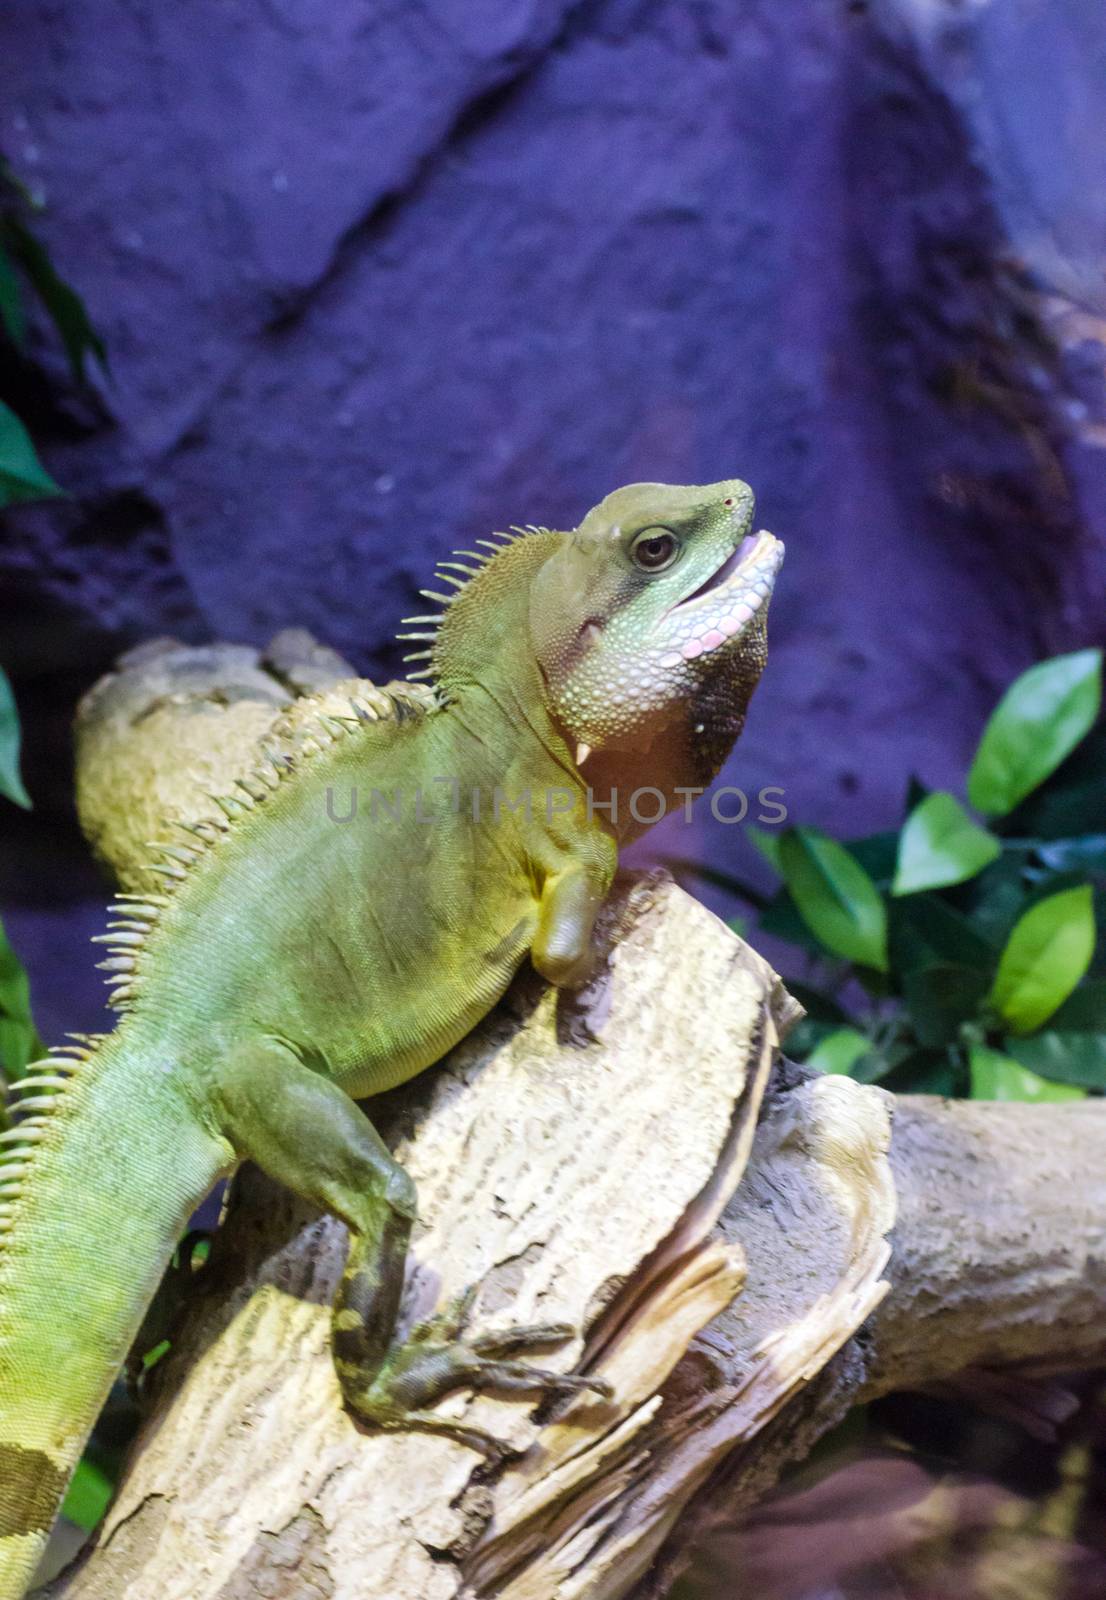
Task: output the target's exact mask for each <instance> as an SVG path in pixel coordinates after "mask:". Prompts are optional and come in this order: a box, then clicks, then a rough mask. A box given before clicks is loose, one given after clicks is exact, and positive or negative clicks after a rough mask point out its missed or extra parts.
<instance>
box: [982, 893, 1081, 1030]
mask: <svg viewBox="0 0 1106 1600" xmlns="http://www.w3.org/2000/svg"><path fill="white" fill-rule="evenodd" d="M1094 945H1095V925H1094V907H1093V903H1092V890H1091V886H1090V884H1089V883H1085V884H1081V885H1080V886H1079V887H1078V888H1077V889H1062V890H1061V891H1060V892H1059V894H1050V895H1049V896H1048V898H1047V899H1045V900H1039V901H1038V902H1037V904H1036V905H1035V906H1030V908H1029V910H1028V911H1026V912H1024V913H1023V915H1022V916H1020V917H1019V918H1018V920H1017V922H1015V924H1014V926H1013V928H1012V929H1011V930H1010V937H1009V939H1007V941H1006V944H1005V947H1004V948H1003V952H1002V954H1001V956H1000V957H999V963H998V971H997V972H996V974H995V981H994V984H993V986H992V988H991V995H990V1003H991V1005H992V1006H993V1007H994V1009H995V1011H996V1012H997V1014H998V1015H999V1016H1000V1017H1001V1018H1002V1020H1003V1022H1005V1023H1006V1025H1007V1027H1008V1028H1009V1030H1010V1032H1011V1033H1034V1032H1036V1030H1037V1029H1038V1028H1039V1027H1040V1026H1041V1024H1042V1023H1043V1022H1047V1021H1048V1019H1049V1017H1051V1016H1052V1013H1053V1012H1054V1011H1056V1010H1057V1009H1058V1008H1059V1007H1060V1006H1061V1005H1063V1003H1064V1001H1065V1000H1066V999H1067V998H1068V995H1069V994H1071V992H1072V990H1073V989H1074V988H1075V986H1076V984H1077V983H1078V982H1079V980H1080V978H1082V977H1083V975H1084V973H1085V972H1086V970H1087V968H1088V967H1089V966H1090V964H1091V957H1092V956H1093V955H1094Z"/></svg>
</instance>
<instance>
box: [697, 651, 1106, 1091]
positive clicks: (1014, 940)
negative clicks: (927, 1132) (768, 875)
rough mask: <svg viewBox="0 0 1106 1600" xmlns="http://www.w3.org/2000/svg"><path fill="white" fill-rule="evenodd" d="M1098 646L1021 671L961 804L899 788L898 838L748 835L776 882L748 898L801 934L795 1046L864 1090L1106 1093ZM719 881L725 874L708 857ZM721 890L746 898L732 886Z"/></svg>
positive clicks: (990, 727)
mask: <svg viewBox="0 0 1106 1600" xmlns="http://www.w3.org/2000/svg"><path fill="white" fill-rule="evenodd" d="M1101 692H1102V654H1101V652H1100V651H1097V650H1082V651H1078V652H1076V653H1074V654H1071V655H1065V656H1059V657H1057V658H1056V659H1055V660H1052V661H1044V662H1041V663H1039V664H1038V665H1037V666H1035V667H1031V668H1030V669H1029V671H1028V672H1025V673H1023V674H1022V676H1021V677H1020V678H1018V679H1017V681H1016V682H1015V683H1013V684H1012V685H1011V687H1010V688H1009V689H1008V690H1007V692H1006V694H1005V695H1004V696H1003V698H1002V700H1001V701H1000V703H999V705H998V707H997V708H996V710H995V712H994V714H993V715H992V716H991V717H990V719H989V720H988V722H987V725H986V727H985V729H984V731H983V735H982V737H981V739H980V742H979V747H978V749H977V751H976V755H975V759H974V760H973V762H972V764H971V772H970V777H969V780H968V793H969V799H970V801H971V803H972V805H973V806H974V807H976V808H977V809H978V810H979V811H982V812H983V813H984V814H985V815H986V816H987V817H988V819H989V826H984V825H983V824H982V823H981V822H980V821H978V820H977V819H976V818H974V817H973V816H972V815H971V814H970V812H969V811H968V809H967V808H966V807H965V806H964V804H963V803H962V802H961V801H960V800H959V799H957V798H956V796H955V795H952V794H949V793H946V792H943V791H941V792H937V793H927V792H926V791H925V790H924V789H923V788H922V787H921V785H919V784H917V783H912V784H911V792H910V794H909V796H908V800H907V805H906V814H905V816H904V819H903V823H902V826H901V827H900V829H899V830H898V831H897V832H889V833H880V834H875V835H873V836H871V837H869V838H865V839H852V840H846V841H843V842H838V841H835V840H832V839H829V838H827V837H826V836H825V835H824V834H821V833H818V832H817V831H816V830H814V829H812V828H805V827H793V828H791V829H789V830H788V831H787V832H785V833H783V834H776V835H768V834H765V833H760V832H758V833H757V834H756V836H755V837H754V839H753V843H754V845H755V846H756V848H757V849H758V850H759V852H760V853H761V854H762V855H763V856H764V858H765V859H766V860H767V861H768V862H769V863H770V864H771V865H772V866H773V867H774V868H775V869H776V871H777V872H778V873H779V874H780V876H781V878H782V879H783V884H782V887H781V888H780V889H779V891H778V892H777V893H776V895H775V896H774V897H773V898H771V899H770V900H768V901H767V903H766V904H765V903H764V899H763V896H758V897H757V898H755V899H752V900H751V901H750V903H751V904H752V905H753V906H754V907H758V908H759V910H760V917H759V924H760V927H761V929H763V930H764V931H766V932H769V933H771V934H773V935H775V936H776V937H777V938H781V939H784V940H787V941H789V942H792V943H794V944H795V945H797V946H798V947H799V948H800V949H801V950H802V951H803V952H804V953H805V956H806V958H807V969H806V971H805V972H804V974H803V981H801V982H794V981H792V980H791V979H790V978H788V980H787V981H788V985H789V987H790V988H791V989H792V992H793V993H794V994H795V997H796V999H798V1000H799V1001H800V1003H801V1004H802V1005H803V1006H804V1007H805V1009H806V1012H807V1016H806V1019H805V1020H804V1021H803V1022H802V1023H800V1024H799V1026H798V1028H797V1029H796V1030H795V1031H794V1033H793V1034H792V1035H791V1037H790V1038H789V1040H788V1048H789V1051H791V1053H793V1054H795V1055H797V1056H798V1057H799V1058H800V1059H806V1060H809V1061H810V1062H811V1063H812V1064H813V1065H814V1066H816V1067H818V1068H820V1069H821V1070H823V1071H827V1072H846V1073H848V1074H850V1075H851V1076H852V1077H854V1078H857V1079H858V1080H860V1081H862V1082H880V1083H885V1084H886V1085H887V1086H888V1087H889V1088H892V1089H895V1090H899V1091H903V1090H910V1091H917V1092H926V1093H935V1094H955V1095H968V1094H974V1095H976V1096H978V1097H986V1098H996V1099H1005V1100H1009V1099H1021V1100H1045V1099H1068V1098H1073V1097H1075V1098H1078V1096H1079V1095H1080V1094H1082V1093H1084V1092H1086V1091H1087V1090H1091V1091H1098V1092H1103V1091H1106V950H1104V949H1103V946H1102V943H1101V942H1099V941H1097V935H1096V928H1100V927H1102V926H1103V923H1104V922H1106V811H1104V796H1106V727H1104V726H1102V724H1101V723H1098V722H1097V721H1096V719H1097V718H1098V714H1099V709H1100V706H1101ZM711 877H712V880H713V881H714V882H716V883H726V882H727V879H726V874H724V873H722V872H720V871H719V869H718V868H713V869H712V871H711ZM728 886H729V887H730V888H731V889H732V890H733V892H735V893H738V894H740V893H741V892H742V891H741V886H740V885H739V883H738V882H737V880H729V881H728Z"/></svg>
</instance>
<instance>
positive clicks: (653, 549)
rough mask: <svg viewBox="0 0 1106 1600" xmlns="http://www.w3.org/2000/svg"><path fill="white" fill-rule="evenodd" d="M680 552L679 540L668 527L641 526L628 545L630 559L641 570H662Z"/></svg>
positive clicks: (670, 563) (668, 565) (669, 564)
mask: <svg viewBox="0 0 1106 1600" xmlns="http://www.w3.org/2000/svg"><path fill="white" fill-rule="evenodd" d="M679 553H680V541H679V540H678V539H677V538H676V535H675V534H674V533H672V532H671V530H670V529H668V528H643V529H642V530H641V532H640V533H639V534H638V535H637V536H636V538H635V539H634V542H633V544H632V545H631V546H630V560H631V561H632V562H633V563H634V565H635V566H637V567H640V568H641V570H642V571H643V572H663V571H664V569H665V567H670V566H671V565H672V563H673V561H675V559H676V557H677V556H678V555H679Z"/></svg>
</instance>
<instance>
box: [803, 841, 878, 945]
mask: <svg viewBox="0 0 1106 1600" xmlns="http://www.w3.org/2000/svg"><path fill="white" fill-rule="evenodd" d="M780 870H781V871H782V872H783V875H784V878H785V879H786V881H787V887H788V889H789V891H790V893H791V898H792V900H794V902H795V905H796V906H797V907H798V910H799V915H800V916H801V917H802V919H803V921H804V922H805V923H806V925H807V927H808V928H809V929H810V931H811V933H813V935H814V937H815V938H816V939H819V940H820V941H821V942H822V944H824V945H825V947H826V949H827V950H829V951H831V952H832V953H833V954H834V955H838V956H844V958H845V959H846V961H855V962H857V963H858V964H859V965H861V966H865V967H874V968H875V969H876V970H877V971H878V972H886V970H887V911H886V908H885V906H884V904H883V899H882V897H881V895H880V892H879V890H878V889H877V888H876V886H875V884H874V883H873V882H872V880H871V878H870V877H869V876H868V874H867V872H865V870H864V868H863V867H862V866H861V864H860V862H859V861H857V860H856V858H855V857H854V856H851V855H850V854H849V852H848V851H847V850H846V849H844V848H843V847H842V846H841V845H839V844H837V843H836V842H835V841H834V840H833V839H828V838H827V837H826V835H825V834H824V833H818V832H817V831H816V829H814V828H792V829H790V830H789V831H788V832H787V833H786V834H784V836H783V837H782V839H781V840H780Z"/></svg>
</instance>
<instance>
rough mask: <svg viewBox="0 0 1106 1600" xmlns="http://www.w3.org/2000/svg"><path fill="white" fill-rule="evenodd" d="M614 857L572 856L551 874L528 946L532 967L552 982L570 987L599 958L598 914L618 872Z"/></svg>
mask: <svg viewBox="0 0 1106 1600" xmlns="http://www.w3.org/2000/svg"><path fill="white" fill-rule="evenodd" d="M614 867H615V858H614V849H613V846H612V847H611V851H610V852H609V855H608V856H606V857H601V858H600V859H599V860H597V861H594V862H593V861H570V862H569V863H568V864H567V865H565V866H562V867H560V868H559V869H558V870H555V871H552V872H550V873H548V875H547V876H546V877H545V880H544V882H543V884H542V890H541V898H540V900H539V903H538V926H537V929H536V931H535V933H534V940H533V944H532V946H531V950H530V959H531V960H532V962H533V963H534V966H535V967H536V968H537V970H538V971H539V972H540V973H541V975H542V977H543V978H547V979H548V980H549V982H550V983H555V984H557V985H559V986H566V987H572V986H574V985H576V984H580V983H582V982H583V981H584V979H585V978H586V977H587V976H588V974H589V972H590V971H591V968H592V966H593V965H594V962H595V957H596V951H595V949H594V945H593V940H592V935H593V933H594V931H595V919H596V917H597V916H598V915H599V910H600V907H601V906H602V904H603V901H604V900H605V899H606V896H607V892H608V890H609V889H610V885H611V880H612V878H613V876H614Z"/></svg>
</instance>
